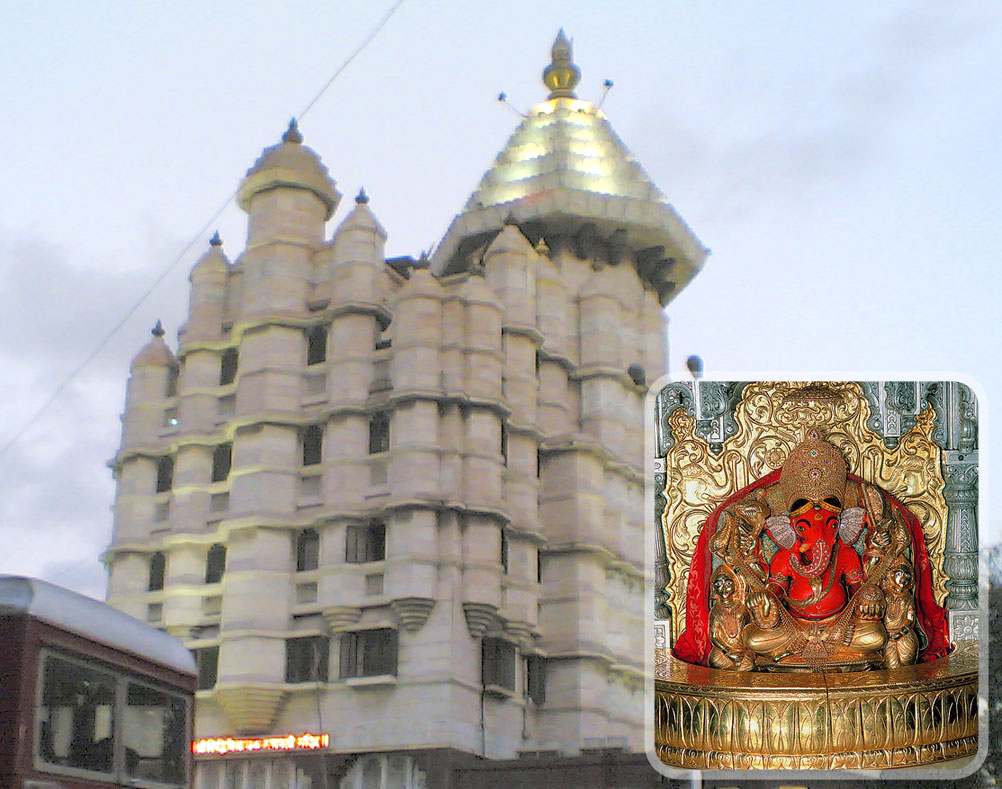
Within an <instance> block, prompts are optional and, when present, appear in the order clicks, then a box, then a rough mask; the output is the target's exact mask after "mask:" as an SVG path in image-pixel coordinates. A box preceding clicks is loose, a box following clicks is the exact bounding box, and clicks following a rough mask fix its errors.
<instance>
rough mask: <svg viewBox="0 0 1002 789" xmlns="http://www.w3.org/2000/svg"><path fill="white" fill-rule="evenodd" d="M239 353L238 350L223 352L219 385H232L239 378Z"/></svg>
mask: <svg viewBox="0 0 1002 789" xmlns="http://www.w3.org/2000/svg"><path fill="white" fill-rule="evenodd" d="M239 358H240V356H239V351H238V350H237V349H236V348H227V349H226V350H225V351H223V356H222V359H220V362H219V385H220V386H225V385H226V384H231V383H233V381H234V380H235V379H236V377H237V363H238V360H239Z"/></svg>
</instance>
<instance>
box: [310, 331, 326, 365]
mask: <svg viewBox="0 0 1002 789" xmlns="http://www.w3.org/2000/svg"><path fill="white" fill-rule="evenodd" d="M326 361H327V327H326V326H324V325H320V326H314V327H313V328H312V329H310V330H309V332H308V333H307V335H306V364H307V365H311V364H322V363H323V362H326Z"/></svg>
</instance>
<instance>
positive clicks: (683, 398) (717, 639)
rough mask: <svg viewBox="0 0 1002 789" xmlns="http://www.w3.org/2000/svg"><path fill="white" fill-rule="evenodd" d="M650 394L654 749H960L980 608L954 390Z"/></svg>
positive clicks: (888, 753)
mask: <svg viewBox="0 0 1002 789" xmlns="http://www.w3.org/2000/svg"><path fill="white" fill-rule="evenodd" d="M652 392H656V396H653V397H651V398H649V400H648V409H649V410H650V411H652V413H651V414H649V415H648V418H649V421H648V425H649V428H653V429H652V432H653V436H652V438H653V444H654V452H655V458H656V460H655V467H654V474H653V483H654V484H653V489H651V488H649V492H650V493H651V494H652V495H651V496H649V498H651V499H653V517H652V518H650V521H651V524H652V526H653V532H654V534H653V540H652V542H653V543H654V552H653V567H652V571H653V573H652V574H653V578H654V589H653V596H654V619H653V622H651V623H650V627H651V629H652V631H653V644H654V649H653V653H654V655H653V668H654V682H653V720H652V721H649V722H648V725H649V727H650V728H649V735H650V732H651V729H652V730H653V742H651V737H650V736H649V737H648V746H649V755H650V757H651V759H652V762H654V763H655V766H656V767H657V768H658V769H661V768H662V767H664V768H666V769H665V770H664V771H665V772H666V773H667V772H670V771H671V770H672V769H675V770H677V769H695V770H754V771H756V773H758V774H761V771H763V770H791V769H792V770H801V769H803V770H825V771H840V772H843V773H844V772H845V771H862V770H866V771H869V770H885V769H894V770H895V771H897V770H901V769H902V768H904V770H907V769H908V768H916V767H921V768H923V769H922V772H923V775H925V776H930V775H941V776H943V777H949V776H953V777H961V776H963V775H966V774H968V773H970V772H971V771H972V770H974V769H976V768H977V766H978V765H979V764H980V762H981V761H982V759H983V752H984V750H985V748H986V747H987V734H986V733H985V732H979V695H980V694H979V690H983V689H984V682H985V677H984V673H985V671H984V669H983V668H982V667H983V666H985V665H986V658H987V641H986V640H985V639H982V638H981V634H982V633H983V632H984V631H986V630H987V628H986V627H983V625H986V624H987V623H986V622H983V621H982V619H983V614H982V611H983V609H982V606H981V605H980V604H979V573H978V472H979V468H978V403H977V400H976V397H975V395H974V394H973V393H972V391H971V388H970V387H969V386H967V385H966V384H964V383H959V382H956V381H838V382H833V381H827V382H819V381H812V382H804V381H800V382H744V381H699V380H690V381H687V382H673V383H666V384H664V383H661V384H660V386H656V387H655V389H654V390H652ZM649 440H650V439H649ZM649 446H650V444H649ZM979 640H980V643H979ZM979 746H980V750H981V753H980V754H979ZM933 771H935V772H933ZM900 777H907V773H905V772H902V774H901V776H900Z"/></svg>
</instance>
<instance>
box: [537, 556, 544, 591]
mask: <svg viewBox="0 0 1002 789" xmlns="http://www.w3.org/2000/svg"><path fill="white" fill-rule="evenodd" d="M536 583H537V584H541V583H543V552H542V551H541V550H539V549H538V548H537V549H536Z"/></svg>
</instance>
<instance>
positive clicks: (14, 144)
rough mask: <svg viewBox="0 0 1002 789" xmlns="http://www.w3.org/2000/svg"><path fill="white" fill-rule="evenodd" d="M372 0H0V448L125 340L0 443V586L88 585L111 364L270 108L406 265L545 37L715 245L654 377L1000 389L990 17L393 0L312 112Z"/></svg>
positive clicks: (491, 142)
mask: <svg viewBox="0 0 1002 789" xmlns="http://www.w3.org/2000/svg"><path fill="white" fill-rule="evenodd" d="M395 2H396V0H386V1H383V2H375V1H374V2H371V3H357V2H356V3H347V2H334V1H333V0H327V2H312V1H310V0H298V1H295V2H285V3H277V2H276V3H263V2H262V3H250V4H249V3H246V2H236V0H231V1H227V0H220V1H219V2H213V3H203V2H185V1H184V0H175V2H172V3H158V2H152V0H150V1H149V2H144V1H142V0H140V1H137V2H132V3H121V2H117V0H108V1H107V2H102V1H101V0H90V2H87V3H76V2H70V0H65V1H64V2H57V1H56V0H50V1H46V2H39V3H35V2H8V3H5V4H4V7H3V11H2V12H0V15H2V18H3V24H4V28H5V32H6V35H5V45H4V47H3V48H2V49H0V84H3V85H4V91H3V101H4V103H5V107H4V112H3V120H2V121H0V151H2V152H3V153H4V155H5V163H4V172H5V179H4V180H5V188H4V189H3V190H0V305H2V307H3V309H2V311H0V400H2V402H3V403H4V410H3V416H2V417H0V446H4V445H6V444H7V443H8V442H9V441H10V440H11V439H12V438H13V437H14V436H15V435H16V434H18V433H19V432H20V431H21V430H22V429H23V428H24V427H25V425H27V424H28V423H29V420H31V419H32V417H33V416H34V414H35V413H36V412H37V411H38V410H39V409H40V408H41V407H42V406H43V404H45V403H46V402H47V401H49V399H50V398H51V397H52V395H53V393H54V392H55V391H56V389H57V387H58V386H59V385H60V384H61V383H62V382H63V381H64V380H65V379H66V377H67V375H68V374H69V373H70V371H72V370H74V369H75V368H77V367H78V366H79V365H81V364H82V363H83V362H84V361H85V360H86V359H87V358H88V357H89V356H90V355H91V354H92V353H93V352H94V350H95V349H96V348H98V346H99V345H100V343H101V342H102V340H103V339H104V338H105V337H106V336H107V335H108V334H109V332H111V331H112V329H114V328H115V327H116V326H117V325H118V324H121V326H120V328H119V329H118V330H117V331H116V332H115V333H114V334H113V335H112V337H111V339H110V340H109V341H108V342H107V344H106V345H105V346H104V347H103V348H102V350H100V351H99V352H98V353H97V354H96V355H95V356H94V358H93V359H92V360H91V361H89V362H88V363H87V364H86V365H85V366H84V367H83V369H82V370H81V371H80V372H79V374H77V375H76V376H74V377H73V378H72V379H71V380H70V381H69V383H68V384H67V385H66V386H65V387H64V388H63V389H62V390H61V391H60V392H59V393H58V395H57V396H56V397H55V398H54V399H53V400H52V402H51V405H50V406H49V407H48V408H47V409H46V410H45V412H44V413H43V414H42V416H41V417H39V418H38V419H37V420H36V421H34V422H33V423H32V424H31V426H30V427H29V428H28V429H27V430H25V431H24V432H23V433H22V434H21V436H20V438H19V439H18V440H17V441H16V442H15V443H14V444H13V445H12V446H11V447H10V448H9V449H8V450H7V451H6V452H5V453H4V454H3V455H2V456H0V545H2V546H3V550H2V551H0V572H13V573H18V574H26V575H35V576H40V577H44V578H47V579H49V580H52V581H55V582H57V583H60V584H62V585H65V586H69V587H71V588H74V589H77V590H78V591H81V592H84V593H87V594H91V595H94V596H98V597H102V596H103V594H104V587H105V574H104V569H103V566H102V565H101V563H100V561H99V556H100V554H101V553H102V551H103V550H104V549H105V548H106V546H107V545H108V543H109V542H110V539H111V529H112V515H111V511H110V507H111V504H112V501H113V498H114V481H113V479H112V476H111V472H110V471H109V469H108V467H107V465H106V464H107V461H108V460H109V459H110V458H111V457H112V456H113V455H114V453H115V451H116V450H117V448H118V444H119V441H120V435H121V425H120V421H119V415H120V414H121V412H122V408H123V404H124V394H125V383H126V379H127V376H128V371H129V362H130V360H131V358H132V357H133V356H134V355H135V354H136V353H137V352H138V351H139V349H140V348H141V347H142V346H143V345H144V344H145V343H146V341H147V340H148V338H149V329H150V327H152V325H153V324H154V322H155V321H156V320H157V319H161V320H163V323H164V326H165V328H166V329H167V332H168V336H167V339H169V340H170V341H171V343H172V345H176V332H177V328H178V326H179V325H180V324H181V323H182V321H183V320H184V317H185V314H186V311H187V301H188V282H187V275H188V272H189V271H190V269H191V267H192V265H193V264H194V262H195V261H196V260H197V258H198V256H199V255H200V254H201V253H202V252H203V251H204V249H205V248H206V244H207V241H208V237H209V236H210V235H211V232H212V229H215V228H218V229H219V232H220V235H221V236H222V238H223V241H224V250H225V251H226V252H227V254H228V255H229V256H230V258H231V259H232V258H234V257H236V256H237V255H238V254H239V252H240V251H241V249H242V247H243V242H244V239H245V234H246V223H245V215H244V214H243V213H242V212H241V211H240V210H239V209H238V208H236V207H235V205H233V203H232V202H230V203H229V205H228V207H227V208H226V209H225V210H224V211H223V213H222V215H221V216H220V217H219V219H218V221H216V222H213V223H212V225H211V227H210V228H209V229H208V230H207V231H206V232H201V231H202V228H203V227H205V226H206V224H207V223H208V222H209V220H210V219H211V218H212V217H213V215H214V214H215V212H216V210H217V209H218V208H219V206H220V205H223V204H224V202H226V201H227V199H228V197H229V196H230V195H232V194H233V192H234V191H235V189H236V187H237V185H238V184H239V181H240V178H241V177H242V176H243V175H244V173H245V172H246V170H247V168H249V167H250V166H251V165H252V164H253V162H254V160H255V159H256V158H257V156H258V155H259V154H260V152H261V149H262V148H264V147H266V146H269V145H272V144H274V143H276V142H277V141H278V138H279V136H280V135H281V133H282V131H283V130H284V128H285V126H286V125H287V123H288V120H289V118H290V117H291V116H293V115H298V116H300V117H301V120H300V128H301V130H302V132H303V135H304V137H305V142H306V144H307V145H309V146H310V147H312V148H313V149H314V150H316V151H317V152H318V153H319V154H320V155H321V156H322V157H323V160H324V162H325V164H326V165H327V166H328V168H329V169H330V172H331V175H332V177H333V178H334V179H335V180H336V181H337V183H338V188H339V189H340V191H341V192H342V193H343V194H344V195H345V199H344V201H343V205H342V208H341V209H340V211H339V212H338V214H337V215H336V216H335V217H334V219H333V221H332V223H331V226H330V227H331V229H333V227H335V226H336V224H337V223H338V222H339V221H340V220H341V219H342V218H343V217H344V215H345V214H346V212H347V210H348V208H349V207H350V205H352V204H353V202H352V200H351V199H350V198H351V197H352V196H354V195H355V194H356V193H357V192H358V190H359V188H360V187H363V186H364V188H365V190H366V192H367V193H368V194H369V195H370V196H371V203H370V207H371V208H372V210H373V211H374V212H375V214H376V215H377V217H378V218H379V219H380V221H381V222H382V224H383V225H384V227H385V228H386V229H387V231H388V233H389V239H388V242H387V254H388V255H390V256H393V255H407V254H410V255H417V254H419V253H420V252H421V251H422V250H425V249H429V248H431V247H432V246H433V245H435V244H436V243H437V242H438V241H439V240H440V238H441V237H442V235H443V234H444V232H445V230H446V228H447V227H448V225H449V222H450V221H451V219H452V218H453V216H454V215H455V214H456V213H458V212H459V210H460V209H461V208H462V206H463V204H464V202H465V201H466V199H467V197H468V196H469V195H470V193H471V192H472V191H473V190H474V188H475V187H476V185H477V183H478V182H479V179H480V177H481V175H482V173H483V172H484V171H485V170H486V169H487V168H488V167H489V166H490V165H491V163H492V162H493V160H494V157H495V156H496V154H497V153H498V152H499V151H500V150H501V148H502V146H503V145H504V143H505V141H506V139H507V138H508V136H509V135H510V134H511V132H512V131H513V130H514V129H515V127H516V126H517V124H518V122H519V117H518V115H517V110H520V111H523V112H524V111H526V110H528V109H529V107H531V106H532V105H533V104H534V103H536V102H537V101H540V100H542V99H543V98H545V89H544V88H543V86H542V83H541V82H540V72H541V70H542V68H543V67H544V66H545V65H546V64H547V62H548V60H549V47H550V45H551V43H552V41H553V38H554V36H555V35H556V33H557V31H558V30H559V29H560V28H561V27H563V28H565V29H566V31H567V34H568V35H569V36H570V37H571V38H572V39H573V42H574V53H575V59H576V61H577V63H578V65H579V66H580V67H581V69H582V72H583V78H582V81H581V83H580V85H579V86H578V91H577V92H578V95H579V96H580V97H582V98H587V99H592V100H598V99H599V98H600V97H601V95H602V90H603V88H602V83H603V81H604V80H606V79H611V80H613V81H614V83H615V86H614V87H613V89H612V90H611V92H610V93H609V95H608V97H607V98H606V99H605V102H604V104H603V109H604V110H605V112H606V113H607V115H608V116H609V119H610V121H611V123H612V125H613V127H614V128H615V129H616V131H617V133H618V134H619V136H620V137H621V138H622V140H623V141H624V142H625V143H626V145H627V146H628V147H629V148H630V149H631V151H632V152H633V154H634V155H635V156H636V158H637V159H638V160H639V161H640V163H641V164H642V165H643V167H644V168H645V170H646V171H647V172H648V174H649V175H650V177H651V179H652V180H653V181H654V183H656V184H657V185H658V186H659V187H660V188H661V190H662V191H663V192H664V193H665V194H666V195H667V196H668V199H669V200H670V202H671V203H672V204H673V205H674V206H675V208H676V209H677V210H678V211H679V213H680V214H681V215H682V217H683V218H684V219H685V220H686V221H687V222H688V224H689V225H690V226H691V227H692V229H693V230H694V231H695V233H696V234H697V235H698V236H699V237H700V239H701V240H702V241H703V243H704V244H705V245H706V246H708V247H709V248H710V249H711V250H712V254H711V255H710V257H709V258H708V260H707V262H706V265H705V267H704V269H703V271H702V272H701V273H700V274H699V275H698V276H697V277H696V278H695V280H694V281H693V282H692V283H691V284H690V285H689V286H688V287H687V288H686V289H685V290H683V291H682V292H681V293H680V294H679V295H678V296H677V297H676V299H675V300H674V301H673V302H672V304H671V305H670V306H669V310H668V312H669V316H670V338H671V367H672V370H673V373H674V374H675V375H676V376H678V377H681V376H682V375H683V374H684V360H685V358H686V357H687V356H688V355H690V354H699V355H701V356H702V357H703V359H704V362H705V366H706V375H707V376H708V377H711V376H712V377H724V378H726V377H729V375H731V374H738V373H740V374H741V375H740V376H737V377H742V378H744V377H746V376H747V375H748V374H752V375H754V376H755V377H759V378H769V377H771V376H773V375H777V374H783V373H791V372H795V373H804V374H810V375H817V376H819V377H824V376H826V375H833V376H835V375H839V374H844V373H854V374H858V375H861V376H863V377H872V378H880V377H885V378H887V377H889V378H896V379H901V378H906V379H907V378H911V377H918V378H924V379H928V378H934V377H936V376H940V375H944V374H949V373H957V374H963V375H964V376H967V377H971V378H973V379H975V380H976V381H978V382H979V383H980V386H981V390H982V392H983V393H984V399H985V400H986V401H987V402H988V403H989V404H990V403H992V402H996V403H997V402H1002V355H1000V352H999V343H1000V340H999V339H998V338H999V337H1000V335H1002V319H1000V310H999V308H998V301H999V298H1000V296H1002V274H1000V265H1002V261H1000V255H999V250H1000V249H1002V226H1000V224H999V222H998V221H997V220H996V216H997V213H998V210H999V208H1000V206H1002V186H1000V178H1002V146H1000V145H999V144H998V139H999V131H998V130H999V129H1000V128H1002V89H1000V88H999V87H998V84H997V75H998V74H999V73H1002V7H1000V6H998V5H996V4H991V3H982V2H973V1H970V0H955V1H954V2H950V3H945V2H933V1H931V0H910V1H909V2H903V1H901V0H885V2H880V3H874V2H855V1H851V0H843V2H839V3H827V4H822V3H802V2H794V1H792V0H791V1H790V2H771V3H748V2H744V0H740V1H735V2H722V1H719V2H714V1H713V0H707V1H706V2H699V3H695V2H691V0H690V2H681V1H680V0H659V1H658V2H620V3H618V4H616V5H615V7H613V5H612V4H609V3H600V2H590V3H589V2H584V0H578V1H577V2H548V3H538V2H531V3H530V2H523V1H522V0H508V2H504V3H459V2H451V3H450V2H445V0H440V1H436V0H404V2H403V3H402V5H400V6H399V8H398V9H397V10H396V12H395V13H394V14H393V15H392V17H391V18H390V19H389V21H388V22H387V23H386V25H385V27H384V28H383V29H382V30H381V32H380V33H379V34H378V35H377V36H376V37H375V38H374V39H373V40H372V42H371V43H370V44H369V45H368V46H367V47H366V48H365V49H364V51H362V53H361V54H360V55H359V56H358V57H356V58H355V59H354V60H353V61H352V62H351V63H350V64H349V65H348V66H347V67H346V68H345V69H344V70H343V72H342V73H341V74H340V75H339V76H338V77H337V78H336V79H335V80H334V82H333V83H332V84H331V85H330V87H329V88H328V89H327V90H326V91H325V92H324V93H323V95H322V96H321V97H320V99H319V100H317V101H316V103H315V104H313V105H312V107H310V109H309V111H308V112H307V113H305V115H303V113H302V110H303V109H304V108H306V107H307V106H308V105H310V102H311V100H312V99H313V98H314V97H315V96H316V95H317V93H318V92H319V91H320V90H321V88H322V87H323V85H324V84H325V83H326V82H327V80H328V79H329V78H330V77H331V75H332V74H334V73H335V71H336V70H337V68H338V67H339V66H340V65H341V64H342V63H343V62H344V61H345V59H346V58H347V57H348V56H349V55H350V54H351V52H352V51H353V50H355V49H356V47H357V46H358V45H359V44H360V43H361V42H362V41H363V40H364V39H365V37H366V36H367V35H369V34H370V33H371V31H372V30H373V29H374V28H375V27H376V26H377V25H378V24H379V22H380V21H381V20H382V19H383V18H384V16H385V15H386V13H387V12H388V11H389V10H390V9H391V7H393V5H394V4H395ZM501 91H504V92H505V93H507V95H508V98H509V101H510V102H511V103H512V104H513V105H514V107H515V108H516V109H512V108H511V107H508V106H505V105H503V104H500V103H499V102H498V101H497V95H498V93H499V92H501ZM189 244H191V245H192V246H191V247H190V248H188V247H189ZM144 296H145V298H144ZM141 300H142V301H141ZM137 304H138V306H137ZM134 307H135V310H134V312H133V313H132V314H131V315H130V314H129V311H130V310H132V309H133V308H134ZM980 405H981V420H982V443H981V455H982V457H981V461H982V468H983V473H982V475H981V495H982V497H983V499H985V500H987V495H988V488H989V486H990V484H991V482H994V481H996V480H997V479H998V477H999V474H998V473H996V472H994V471H990V470H989V471H984V470H985V469H987V463H986V462H985V461H986V459H987V455H988V453H989V452H991V453H992V454H993V455H995V456H996V457H999V456H1002V455H1000V454H999V449H1000V440H999V439H998V438H995V437H991V438H986V435H985V433H986V431H985V427H986V424H987V417H988V409H987V407H986V404H985V402H982V403H981V404H980ZM998 467H999V468H1002V465H1000V466H998ZM992 487H995V488H998V485H994V486H992ZM986 512H987V510H985V513H986ZM986 520H987V518H983V522H982V524H981V526H982V540H983V542H985V543H988V542H992V543H994V542H998V541H999V540H1000V537H1002V528H1000V527H999V526H998V525H996V524H992V523H986V522H984V521H986Z"/></svg>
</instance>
